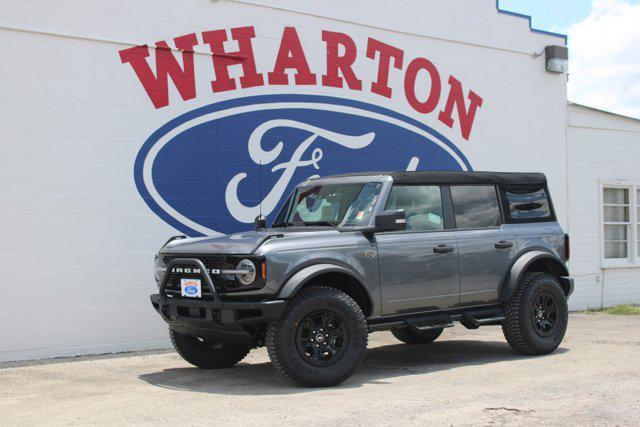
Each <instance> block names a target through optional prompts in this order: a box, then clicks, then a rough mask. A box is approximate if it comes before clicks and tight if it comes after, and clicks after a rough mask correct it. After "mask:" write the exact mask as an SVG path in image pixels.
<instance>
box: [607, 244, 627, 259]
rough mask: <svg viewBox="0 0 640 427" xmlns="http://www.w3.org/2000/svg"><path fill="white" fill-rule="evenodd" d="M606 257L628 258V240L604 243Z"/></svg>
mask: <svg viewBox="0 0 640 427" xmlns="http://www.w3.org/2000/svg"><path fill="white" fill-rule="evenodd" d="M604 257H605V258H626V257H627V243H626V242H608V243H605V244H604Z"/></svg>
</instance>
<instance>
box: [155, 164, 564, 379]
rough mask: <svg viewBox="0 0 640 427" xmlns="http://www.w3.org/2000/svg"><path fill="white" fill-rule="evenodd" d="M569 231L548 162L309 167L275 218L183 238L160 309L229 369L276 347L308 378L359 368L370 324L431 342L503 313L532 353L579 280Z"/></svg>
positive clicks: (500, 318)
mask: <svg viewBox="0 0 640 427" xmlns="http://www.w3.org/2000/svg"><path fill="white" fill-rule="evenodd" d="M568 258H569V240H568V236H567V235H566V234H564V232H563V231H562V228H561V227H560V225H559V224H558V223H557V221H556V216H555V212H554V209H553V204H552V203H551V198H550V195H549V190H548V187H547V181H546V178H545V176H544V175H543V174H537V173H498V172H384V173H383V172H380V173H378V172H374V173H354V174H346V175H336V176H329V177H323V178H314V179H308V180H307V181H304V182H302V183H300V184H299V185H298V186H297V187H296V188H295V190H294V191H293V194H292V195H291V196H290V197H289V199H288V201H287V202H286V203H285V205H284V207H283V208H282V210H281V211H280V213H279V214H278V216H277V218H276V219H275V221H274V223H273V224H272V225H271V227H270V228H267V227H266V221H265V220H264V219H262V218H257V219H256V230H255V231H249V232H246V233H236V234H232V235H228V236H222V237H202V238H190V239H187V238H185V237H184V236H176V237H174V238H172V239H170V240H169V242H167V243H166V244H165V245H164V246H163V247H162V248H161V249H160V251H159V253H158V254H157V255H156V259H155V275H156V281H157V284H158V287H159V292H158V293H157V294H155V295H151V302H152V304H153V307H154V308H155V309H156V310H157V311H158V313H159V314H160V315H161V316H162V318H163V319H164V320H165V321H166V322H167V323H168V324H169V334H170V337H171V341H172V342H173V345H174V347H175V349H176V351H177V352H178V353H179V354H180V355H181V356H182V357H183V358H184V359H185V360H186V361H187V362H189V363H192V364H193V365H195V366H198V367H201V368H207V369H217V368H229V367H231V366H233V365H235V364H236V363H238V362H239V361H240V360H242V358H243V357H245V356H246V355H247V353H249V351H250V350H251V349H252V348H257V347H260V346H266V347H267V350H268V353H269V357H270V358H271V360H272V362H273V366H274V367H275V368H276V369H277V370H278V371H279V372H280V373H281V374H283V375H284V376H285V377H287V378H289V379H291V380H293V381H295V382H297V383H299V384H302V385H305V386H330V385H335V384H338V383H340V382H342V381H344V380H345V379H347V378H348V377H349V376H350V375H351V374H353V372H354V371H355V370H356V368H357V366H358V363H359V362H360V360H361V359H362V357H363V354H364V351H365V349H366V347H367V335H368V333H369V332H371V331H381V330H390V331H391V332H392V333H393V335H394V336H395V337H396V338H398V339H399V340H400V341H403V342H405V343H407V344H427V343H431V342H433V341H434V340H436V339H437V338H438V337H439V336H440V334H441V333H442V332H443V330H444V329H445V328H448V327H451V326H453V324H454V322H460V323H461V324H462V325H463V326H464V327H466V328H469V329H476V328H478V327H480V326H485V325H501V326H502V330H503V332H504V335H505V337H506V340H507V342H508V343H509V345H510V346H511V347H512V348H513V349H514V350H515V351H517V352H519V353H523V354H528V355H537V354H548V353H551V352H552V351H554V350H555V349H556V348H557V347H558V345H559V344H560V342H561V341H562V339H563V336H564V334H565V330H566V328H567V320H568V312H567V297H568V296H569V295H570V294H571V292H572V291H573V279H572V278H571V277H569V272H568V270H567V267H566V261H567V259H568Z"/></svg>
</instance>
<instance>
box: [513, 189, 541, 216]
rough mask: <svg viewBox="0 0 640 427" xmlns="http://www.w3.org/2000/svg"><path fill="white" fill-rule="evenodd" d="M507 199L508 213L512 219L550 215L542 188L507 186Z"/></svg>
mask: <svg viewBox="0 0 640 427" xmlns="http://www.w3.org/2000/svg"><path fill="white" fill-rule="evenodd" d="M507 200H508V201H509V215H510V216H511V218H513V219H516V220H518V219H521V220H522V219H540V218H550V217H551V209H549V200H548V198H547V193H546V191H545V189H544V188H526V187H524V188H522V187H521V188H518V187H512V188H508V189H507Z"/></svg>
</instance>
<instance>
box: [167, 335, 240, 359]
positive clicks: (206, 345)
mask: <svg viewBox="0 0 640 427" xmlns="http://www.w3.org/2000/svg"><path fill="white" fill-rule="evenodd" d="M169 337H170V338H171V343H172V344H173V348H175V349H176V351H177V352H178V354H179V355H180V357H182V358H183V359H184V360H186V361H187V362H189V363H191V364H192V365H195V366H197V367H198V368H203V369H224V368H230V367H232V366H233V365H235V364H236V363H238V362H239V361H241V360H242V359H244V357H245V356H246V355H247V354H249V350H251V348H249V347H247V346H244V345H240V344H230V343H217V342H210V341H206V340H203V339H201V338H196V337H193V336H190V335H185V334H181V333H179V332H176V331H174V330H169Z"/></svg>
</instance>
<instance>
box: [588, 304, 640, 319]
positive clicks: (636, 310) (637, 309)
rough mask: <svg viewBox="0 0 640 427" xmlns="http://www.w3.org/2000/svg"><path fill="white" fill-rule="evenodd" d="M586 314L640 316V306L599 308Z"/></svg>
mask: <svg viewBox="0 0 640 427" xmlns="http://www.w3.org/2000/svg"><path fill="white" fill-rule="evenodd" d="M585 313H589V314H594V313H606V314H618V315H627V316H629V315H631V316H634V315H635V316H640V305H636V304H621V305H614V306H613V307H607V308H598V309H590V310H586V311H585Z"/></svg>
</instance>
